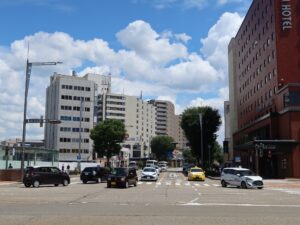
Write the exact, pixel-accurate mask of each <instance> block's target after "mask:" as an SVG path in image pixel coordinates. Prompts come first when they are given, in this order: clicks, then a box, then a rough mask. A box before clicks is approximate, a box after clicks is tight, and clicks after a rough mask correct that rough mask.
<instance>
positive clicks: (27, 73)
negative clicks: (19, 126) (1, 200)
mask: <svg viewBox="0 0 300 225" xmlns="http://www.w3.org/2000/svg"><path fill="white" fill-rule="evenodd" d="M60 63H62V62H29V61H28V59H27V61H26V78H25V96H24V113H23V132H22V159H21V181H22V180H23V175H24V158H25V157H24V155H25V137H26V117H27V96H28V89H29V83H30V75H31V69H32V66H54V65H56V64H60Z"/></svg>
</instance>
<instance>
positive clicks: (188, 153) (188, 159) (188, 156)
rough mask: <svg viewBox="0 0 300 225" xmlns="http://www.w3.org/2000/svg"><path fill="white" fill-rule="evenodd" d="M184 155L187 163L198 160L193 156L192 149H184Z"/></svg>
mask: <svg viewBox="0 0 300 225" xmlns="http://www.w3.org/2000/svg"><path fill="white" fill-rule="evenodd" d="M182 156H183V158H184V161H185V162H187V163H195V162H196V161H197V160H196V158H195V157H194V156H193V154H192V151H191V149H184V150H183V151H182Z"/></svg>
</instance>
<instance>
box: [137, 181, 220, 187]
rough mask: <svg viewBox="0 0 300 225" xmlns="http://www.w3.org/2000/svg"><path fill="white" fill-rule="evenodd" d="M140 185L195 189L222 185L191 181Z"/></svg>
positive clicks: (144, 183) (145, 182) (141, 182)
mask: <svg viewBox="0 0 300 225" xmlns="http://www.w3.org/2000/svg"><path fill="white" fill-rule="evenodd" d="M138 185H154V186H156V187H157V186H176V187H178V186H183V187H184V186H186V187H189V186H194V187H221V184H216V183H210V184H208V183H196V182H190V181H157V182H148V181H139V182H138Z"/></svg>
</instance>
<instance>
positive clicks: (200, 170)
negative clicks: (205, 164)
mask: <svg viewBox="0 0 300 225" xmlns="http://www.w3.org/2000/svg"><path fill="white" fill-rule="evenodd" d="M191 172H192V173H198V172H203V170H202V169H191Z"/></svg>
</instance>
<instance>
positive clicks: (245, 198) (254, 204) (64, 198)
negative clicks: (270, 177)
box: [0, 172, 300, 225]
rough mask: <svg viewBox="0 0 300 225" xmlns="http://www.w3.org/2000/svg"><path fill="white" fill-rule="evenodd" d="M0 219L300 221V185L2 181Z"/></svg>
mask: <svg viewBox="0 0 300 225" xmlns="http://www.w3.org/2000/svg"><path fill="white" fill-rule="evenodd" d="M0 224H1V225H10V224H14V225H21V224H26V225H27V224H31V225H35V224H36V225H44V224H57V225H64V224H72V225H74V224H86V225H89V224H93V225H95V224H101V225H115V224H122V225H126V224H131V225H143V224H145V225H148V224H149V225H150V224H151V225H152V224H155V225H160V224H168V225H177V224H178V225H179V224H180V225H182V224H187V225H193V224H197V225H199V224H209V225H214V224H216V225H223V224H242V225H243V224H245V225H252V224H257V225H264V224H268V225H271V224H272V225H277V224H278V225H279V224H280V225H284V224H291V225H297V224H300V187H299V188H298V186H296V187H292V188H289V187H286V186H282V184H280V185H279V186H278V184H277V183H276V182H274V183H269V184H268V185H267V186H266V188H264V189H263V190H256V189H254V190H251V189H246V190H244V189H239V188H234V187H229V188H222V187H221V186H220V183H219V181H217V180H210V179H207V180H206V181H205V182H188V181H187V179H186V177H184V176H183V175H182V174H181V173H174V172H166V173H163V174H162V175H161V176H160V180H159V181H158V182H139V183H138V186H137V187H130V188H128V189H119V188H110V189H108V188H106V183H101V184H96V183H88V184H82V183H81V182H80V181H79V179H78V178H77V179H76V178H75V179H72V182H71V184H70V185H69V186H67V187H63V186H59V187H54V186H42V187H39V188H25V187H24V186H23V185H20V184H13V185H0Z"/></svg>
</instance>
